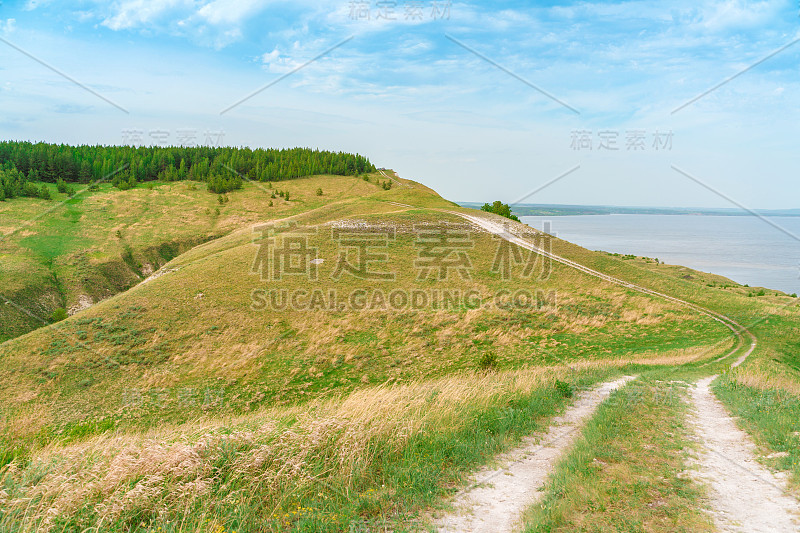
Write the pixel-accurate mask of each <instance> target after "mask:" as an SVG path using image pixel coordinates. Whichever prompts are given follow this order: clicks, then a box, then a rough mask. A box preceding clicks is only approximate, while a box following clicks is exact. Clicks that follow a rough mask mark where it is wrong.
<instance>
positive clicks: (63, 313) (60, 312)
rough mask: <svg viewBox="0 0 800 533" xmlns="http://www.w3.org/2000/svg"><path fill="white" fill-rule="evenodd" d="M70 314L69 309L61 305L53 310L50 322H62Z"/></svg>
mask: <svg viewBox="0 0 800 533" xmlns="http://www.w3.org/2000/svg"><path fill="white" fill-rule="evenodd" d="M68 316H69V315H68V314H67V310H66V309H64V308H63V307H59V308H58V309H56V310H55V311H53V314H52V315H50V322H61V321H62V320H64V319H65V318H67V317H68Z"/></svg>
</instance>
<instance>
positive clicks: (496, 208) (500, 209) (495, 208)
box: [481, 200, 519, 222]
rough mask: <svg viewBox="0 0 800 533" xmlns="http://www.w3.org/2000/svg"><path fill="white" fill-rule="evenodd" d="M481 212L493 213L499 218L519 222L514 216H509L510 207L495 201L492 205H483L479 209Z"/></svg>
mask: <svg viewBox="0 0 800 533" xmlns="http://www.w3.org/2000/svg"><path fill="white" fill-rule="evenodd" d="M481 211H486V212H487V213H494V214H495V215H500V216H501V217H506V218H510V219H511V220H516V221H517V222H519V218H517V216H516V215H513V214H511V207H509V205H508V204H504V203H503V202H501V201H499V200H497V201H495V202H494V203H492V204H491V205H490V204H483V206H482V207H481Z"/></svg>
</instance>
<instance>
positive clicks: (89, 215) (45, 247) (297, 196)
mask: <svg viewBox="0 0 800 533" xmlns="http://www.w3.org/2000/svg"><path fill="white" fill-rule="evenodd" d="M273 186H274V187H279V188H281V189H282V190H288V191H290V192H291V201H290V202H287V201H285V200H283V199H276V200H273V204H274V206H273V207H269V205H268V204H269V201H270V189H268V188H267V184H251V183H247V184H245V186H244V188H243V189H242V190H241V191H236V192H234V193H230V194H228V195H227V196H228V198H229V201H228V202H226V203H225V204H224V205H219V203H218V202H217V195H214V194H209V193H208V192H207V191H206V190H205V185H204V184H199V185H198V184H196V183H194V182H172V183H159V182H154V183H149V184H148V186H147V187H145V186H140V187H138V188H136V189H132V190H128V191H119V190H117V189H115V188H114V187H112V186H111V185H109V184H102V185H100V189H99V190H98V191H84V192H82V193H80V194H79V195H77V196H75V197H73V198H67V196H66V195H65V194H60V193H58V192H56V189H55V185H52V184H48V187H50V188H51V189H52V193H53V200H52V201H45V200H38V199H32V198H14V199H12V200H8V201H6V202H0V235H1V236H2V238H0V258H3V259H4V261H0V287H2V295H3V296H4V297H5V298H8V299H9V300H12V301H14V302H15V303H17V304H18V305H20V306H22V307H24V308H26V309H27V310H28V311H30V312H31V313H33V314H34V315H36V316H39V317H42V318H46V317H49V316H50V315H51V314H52V312H53V311H54V310H55V309H57V308H59V307H60V308H65V309H69V308H70V307H72V306H74V305H75V304H76V303H77V302H78V301H79V299H80V297H81V296H84V297H85V296H88V297H90V298H91V299H92V301H94V302H97V301H99V300H102V299H105V298H108V297H110V296H112V295H114V294H117V293H119V292H121V291H124V290H126V289H128V288H130V287H131V286H132V285H134V284H135V283H138V282H139V281H141V280H142V279H143V278H144V277H146V276H147V275H148V274H149V273H150V272H152V271H154V270H157V269H158V268H159V267H161V266H162V265H163V264H165V263H166V262H167V261H169V260H171V259H174V258H175V257H177V256H178V255H180V254H181V253H183V252H186V251H187V250H189V249H191V248H192V247H194V246H196V245H198V244H201V243H203V242H206V241H208V240H211V239H214V238H218V237H220V236H223V235H226V234H229V233H230V232H232V231H234V230H236V229H238V228H241V227H243V226H246V225H247V224H251V223H255V222H257V221H258V220H270V219H273V218H282V217H285V216H291V215H295V214H297V213H302V212H306V211H310V210H314V209H317V208H319V207H321V206H324V205H326V204H330V203H331V202H336V201H346V200H347V199H353V198H363V197H369V196H376V197H378V198H380V197H381V196H382V195H384V196H385V195H386V194H390V191H383V189H381V188H380V187H379V186H378V185H376V184H375V183H374V182H365V181H364V180H362V179H360V178H355V177H338V176H337V177H332V176H314V177H308V178H302V179H296V180H291V181H288V182H280V183H277V182H276V183H275V184H273ZM320 186H322V187H323V188H324V189H325V190H326V191H329V195H330V196H328V197H319V196H316V189H317V188H318V187H320ZM217 211H219V214H217ZM6 259H8V260H9V261H11V260H13V262H14V263H15V264H13V265H12V266H11V267H8V266H6V265H4V264H2V263H4V262H5V260H6ZM42 272H44V273H46V276H47V278H49V279H50V280H55V281H56V283H57V285H58V286H57V287H55V290H54V287H53V286H52V283H50V284H47V283H43V281H42ZM41 326H42V322H41V321H39V320H36V319H31V318H30V317H28V316H26V315H25V314H24V313H22V312H20V311H19V310H17V309H14V308H11V307H7V306H3V307H0V339H4V338H12V337H16V336H18V335H20V334H22V333H25V332H27V331H30V330H32V329H35V328H37V327H41Z"/></svg>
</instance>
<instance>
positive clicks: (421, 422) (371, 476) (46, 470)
mask: <svg viewBox="0 0 800 533" xmlns="http://www.w3.org/2000/svg"><path fill="white" fill-rule="evenodd" d="M540 375H542V374H541V373H540ZM611 375H613V372H609V371H601V372H588V373H587V372H584V373H576V374H571V375H570V376H564V375H561V376H560V377H561V380H555V379H553V378H552V377H550V378H548V377H544V378H541V377H540V378H533V379H532V380H531V378H529V377H526V374H525V373H518V374H514V375H504V374H494V375H493V376H489V377H487V376H483V377H481V376H469V375H464V376H462V377H461V378H460V379H451V380H444V381H439V382H430V383H422V384H419V385H417V386H412V388H411V389H409V390H407V391H405V392H404V390H405V389H403V388H402V387H401V388H397V389H378V390H375V391H373V392H370V391H364V392H362V393H360V396H359V397H358V398H356V399H354V400H349V399H347V398H344V399H342V400H338V401H336V402H334V403H333V404H330V403H329V404H322V403H317V404H315V409H314V410H313V411H310V412H308V413H303V412H302V411H296V410H295V411H288V412H283V413H280V412H278V413H274V414H271V413H270V412H268V411H267V412H262V413H256V414H255V415H252V416H249V417H245V418H240V419H239V420H238V421H236V422H233V423H228V424H224V425H218V424H219V423H218V422H215V423H214V426H213V428H209V427H208V425H205V426H201V427H200V428H197V427H193V428H192V427H190V428H184V430H188V431H189V433H188V435H187V434H184V435H185V436H184V437H182V438H180V439H178V440H175V439H171V440H168V441H167V442H165V443H164V444H158V445H154V444H153V443H152V441H151V440H150V439H152V438H153V436H152V435H150V434H143V435H141V436H139V435H135V434H131V435H129V436H128V441H130V442H133V443H135V444H134V445H133V448H131V447H130V446H127V447H125V448H124V449H125V451H124V452H121V451H120V449H119V448H120V444H119V440H118V439H117V440H108V439H105V438H104V437H95V440H94V441H93V440H91V438H90V439H89V440H87V441H85V442H84V443H83V444H73V445H70V444H69V443H70V442H73V441H75V438H77V437H78V436H79V435H83V436H91V435H96V434H97V433H98V431H102V430H106V431H108V430H111V428H110V427H100V426H97V425H90V426H87V425H81V426H74V427H72V428H71V429H70V431H69V433H68V434H67V435H66V436H65V437H64V441H63V442H62V445H61V446H60V447H58V448H52V449H50V450H49V451H48V452H47V453H46V454H44V455H40V456H39V458H38V459H37V460H34V461H27V462H22V463H21V464H20V466H19V467H18V469H16V470H12V471H9V470H6V471H4V472H3V474H2V480H0V487H2V489H3V490H4V491H5V494H6V495H7V497H8V498H10V499H14V498H17V497H26V496H30V495H35V494H41V496H37V497H35V499H34V500H33V501H32V504H30V505H28V504H23V505H19V504H15V505H12V506H11V507H10V508H7V511H6V512H5V513H4V514H3V515H2V516H1V517H0V527H4V528H12V529H13V530H15V531H32V530H40V528H41V529H44V528H45V527H46V524H47V519H46V516H47V513H46V512H45V511H46V510H47V508H48V507H49V506H51V505H55V504H58V507H59V508H60V512H58V513H57V514H56V515H55V521H54V522H52V525H53V526H54V528H55V529H56V530H64V531H80V530H83V529H84V528H86V527H91V526H93V525H95V524H97V523H98V522H99V521H100V515H103V516H105V519H104V520H103V527H104V528H105V529H106V530H109V531H129V532H144V531H159V530H160V531H172V532H178V531H198V530H199V531H222V530H223V529H224V530H225V531H330V532H334V531H342V530H351V531H360V530H365V531H371V530H375V529H377V528H379V527H381V526H382V525H385V526H388V527H391V528H392V529H394V530H396V531H402V530H405V527H406V526H407V525H408V524H409V523H410V522H413V521H414V520H415V517H417V516H418V515H419V513H420V512H422V511H424V510H425V509H427V508H428V507H430V506H432V505H437V504H438V502H439V501H440V500H441V499H442V498H443V497H444V496H446V495H448V494H452V493H453V492H454V490H455V487H457V486H458V485H459V484H461V483H462V482H463V481H464V479H465V476H466V474H467V473H468V472H469V471H470V470H471V469H473V468H475V467H477V466H479V465H482V464H485V463H486V462H487V461H489V460H491V458H492V457H494V456H495V455H496V454H497V453H499V452H501V451H503V450H506V449H508V448H509V447H511V446H513V445H515V444H517V443H518V442H519V441H520V439H521V438H522V437H523V436H525V435H527V434H530V433H531V432H534V431H537V430H539V429H541V428H543V427H545V426H546V424H547V421H548V420H549V419H550V418H551V417H552V416H554V415H555V414H557V413H558V412H560V411H561V410H562V409H563V408H564V406H565V405H566V404H567V402H568V401H569V397H570V396H571V393H572V391H573V390H575V389H578V390H580V389H583V388H585V387H588V386H591V385H592V384H594V383H595V382H596V381H597V380H599V379H607V378H609V377H610V376H611ZM476 380H477V381H476ZM537 380H538V381H537ZM567 380H568V381H567ZM471 382H476V384H477V383H478V382H480V383H482V387H481V388H480V389H477V390H476V391H474V392H473V391H472V390H471V388H470V387H469V386H467V387H465V386H464V384H465V383H466V384H469V383H471ZM493 382H495V383H493ZM501 383H502V384H503V385H502V386H498V385H499V384H501ZM525 383H527V384H525ZM490 389H493V390H490ZM423 392H424V394H422V393H423ZM384 397H385V399H382V398H384ZM387 400H390V401H389V403H387ZM391 400H394V401H391ZM348 405H349V407H348ZM406 405H407V406H408V407H406ZM332 409H333V411H332ZM376 410H377V411H379V412H380V411H384V412H386V414H385V415H380V414H377V415H376V414H375V413H374V411H376ZM273 421H274V422H273ZM272 424H275V425H272ZM175 429H177V428H164V429H162V430H161V432H160V433H159V434H158V435H159V436H161V437H163V436H165V435H168V434H170V433H171V432H172V431H174V430H175ZM202 443H205V444H202ZM187 445H188V446H189V448H186V446H187ZM198 446H202V447H200V448H198ZM192 449H194V450H197V449H200V450H202V452H201V454H200V455H199V456H197V459H196V460H197V461H199V464H197V463H195V462H193V461H194V459H192V460H190V458H191V457H195V456H196V455H193V453H192V452H191V451H190V450H192ZM154 450H155V452H154ZM138 456H147V457H150V459H148V460H147V461H146V462H144V463H141V464H140V463H137V462H136V457H138ZM181 457H185V459H183V460H182V459H180V458H181ZM260 458H263V459H260ZM181 461H183V462H181ZM286 462H288V464H289V466H292V465H293V466H292V468H288V469H287V468H285V463H286ZM113 465H116V467H115V466H113ZM89 468H93V469H94V471H95V472H99V473H102V475H101V476H100V477H91V475H90V477H89V478H86V477H85V476H87V475H88V469H89ZM275 469H277V471H276V470H275ZM62 471H70V472H74V475H75V476H76V477H74V478H71V479H70V480H63V481H59V478H58V477H57V476H56V477H54V476H53V474H56V475H57V474H58V473H60V472H62ZM112 471H113V472H115V473H114V476H121V477H120V478H119V482H117V483H116V484H114V483H108V482H106V480H107V479H108V477H103V476H108V475H110V474H109V472H112ZM154 483H155V484H154ZM83 484H89V486H90V488H89V490H88V491H87V492H86V493H84V494H82V495H81V496H80V498H79V499H78V500H77V501H76V500H75V498H74V497H73V494H74V493H75V492H76V491H78V490H79V487H81V486H82V485H83ZM197 486H202V487H203V489H202V491H200V492H199V493H196V494H194V495H193V494H192V492H191V490H192V489H190V488H188V487H197ZM129 490H133V491H134V492H136V491H137V490H138V491H139V493H141V494H152V495H153V496H150V497H146V498H123V499H120V497H121V496H122V495H124V494H125V493H126V492H127V491H129ZM40 491H41V492H40ZM187 491H188V492H187ZM130 494H133V492H131V493H130ZM170 494H173V496H172V497H170V496H169V495H170ZM181 494H188V496H181ZM156 495H157V496H156ZM39 498H41V499H39ZM115 502H119V504H118V507H119V508H117V507H114V505H115ZM156 502H161V503H158V504H157V503H156ZM115 509H116V510H115Z"/></svg>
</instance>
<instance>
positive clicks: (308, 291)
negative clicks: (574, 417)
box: [0, 173, 800, 532]
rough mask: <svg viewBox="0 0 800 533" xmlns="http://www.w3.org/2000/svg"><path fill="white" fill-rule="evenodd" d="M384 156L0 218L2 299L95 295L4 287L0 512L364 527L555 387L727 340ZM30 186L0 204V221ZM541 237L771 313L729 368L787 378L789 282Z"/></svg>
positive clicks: (106, 194) (725, 304)
mask: <svg viewBox="0 0 800 533" xmlns="http://www.w3.org/2000/svg"><path fill="white" fill-rule="evenodd" d="M385 179H386V176H385V175H383V174H380V173H378V174H375V175H372V176H371V177H368V179H367V180H365V179H361V178H356V177H332V176H315V177H309V178H303V179H298V180H293V181H291V182H288V183H282V184H280V185H276V186H277V187H279V188H281V189H282V190H288V191H289V192H290V197H289V201H285V200H284V199H282V198H276V199H273V198H272V190H271V189H269V188H264V187H261V186H256V185H254V184H250V183H248V184H246V185H245V187H244V189H243V190H241V191H236V192H233V193H230V194H228V195H227V198H228V200H227V201H223V203H219V200H218V197H217V196H216V195H211V194H209V193H208V192H206V191H204V190H198V189H199V188H195V189H192V183H191V182H178V183H169V184H158V183H156V184H154V185H153V187H152V188H138V189H133V190H129V191H116V190H113V189H108V188H103V189H101V190H100V191H98V192H95V193H92V194H91V195H88V196H86V197H85V198H83V199H77V200H70V201H68V202H67V203H66V204H65V205H64V206H62V207H59V208H56V209H53V210H52V211H50V212H49V213H47V214H46V215H45V216H42V217H40V218H37V219H36V220H35V221H34V222H32V223H31V224H28V225H26V226H25V227H24V229H21V230H19V231H16V232H15V233H13V234H12V236H11V237H9V238H7V239H4V240H3V241H2V242H0V254H2V255H3V257H4V259H3V261H2V263H0V264H2V265H3V266H2V267H1V268H2V269H3V270H2V273H1V274H0V275H2V279H3V287H4V289H3V291H4V296H5V297H6V298H7V299H8V300H10V301H13V302H15V303H16V304H17V305H18V306H19V307H24V308H26V309H30V310H31V311H33V313H34V314H36V315H39V316H46V315H47V314H48V313H49V312H52V311H51V310H52V309H54V308H56V307H65V308H69V307H73V306H75V305H76V304H77V303H79V302H80V301H81V298H82V297H88V298H90V299H91V301H92V302H94V303H93V305H91V306H90V307H87V308H86V309H82V310H77V311H76V312H75V313H74V314H72V316H70V317H69V318H67V319H66V320H63V321H60V322H58V323H55V324H51V325H48V326H46V327H40V328H38V329H35V330H33V331H29V332H28V333H26V334H24V335H19V333H21V332H23V331H25V330H30V329H31V328H33V327H35V326H39V325H41V324H37V323H36V321H35V320H34V319H32V318H31V317H30V316H27V315H25V314H24V313H20V312H19V311H18V310H17V309H16V307H15V306H13V305H6V306H4V308H3V310H2V311H0V312H2V313H4V315H3V317H4V320H3V323H4V324H9V326H6V328H7V329H6V330H5V331H4V333H3V334H4V335H6V336H7V337H12V336H13V337H14V338H12V339H10V340H8V341H6V342H4V343H3V344H0V360H2V365H1V366H0V381H1V382H2V383H3V385H4V386H3V387H2V389H0V406H2V412H1V414H2V419H1V421H0V451H2V457H3V458H4V459H3V463H4V464H6V467H5V468H4V471H3V472H4V473H3V476H4V477H3V478H2V479H3V488H2V491H0V503H3V504H4V505H6V506H8V509H10V510H9V511H8V512H7V513H6V514H4V515H3V517H2V518H0V523H2V524H3V525H8V527H11V528H12V529H14V530H19V531H26V530H35V529H41V530H47V529H48V528H49V529H51V530H59V531H60V530H80V529H82V528H85V527H90V526H92V525H97V524H99V523H102V524H104V525H107V526H108V527H110V528H111V529H118V530H125V531H150V530H156V528H161V530H162V531H200V530H202V531H218V532H221V531H228V530H235V529H237V528H239V530H241V531H248V530H256V529H267V530H268V529H272V530H276V531H277V530H291V529H306V530H330V531H338V530H341V529H342V528H345V529H346V528H347V527H350V525H352V524H356V523H358V524H363V525H364V527H367V528H368V529H371V528H373V526H374V527H377V526H376V524H378V522H380V521H381V520H384V521H385V520H401V519H402V518H403V517H407V516H409V515H408V513H414V512H416V511H419V510H420V509H424V508H425V507H426V506H429V505H431V504H432V503H433V502H434V501H435V499H436V498H437V497H440V496H441V495H442V494H444V493H446V492H447V490H448V487H452V486H453V485H454V484H455V483H457V482H458V480H459V479H461V476H462V475H463V473H464V472H465V471H466V470H467V469H468V468H470V467H472V466H474V465H476V464H480V463H482V462H484V461H485V460H486V458H487V457H489V456H491V455H492V454H493V453H495V452H496V451H497V450H500V449H503V448H504V447H507V446H508V445H510V444H511V443H513V442H515V441H516V440H518V439H519V438H520V437H521V436H522V435H525V434H527V433H529V432H530V431H532V430H533V429H535V428H536V427H538V424H540V423H541V421H542V420H545V419H546V418H547V417H549V416H552V415H553V414H554V413H556V412H558V411H559V410H560V409H561V408H562V407H563V406H564V405H565V403H566V402H567V401H568V398H569V397H570V395H571V394H572V391H573V390H575V389H576V388H580V387H584V386H588V385H590V384H591V383H594V382H596V381H598V380H601V379H605V378H607V377H609V376H611V375H617V374H620V373H622V372H625V371H631V370H632V369H633V370H637V371H639V372H642V371H647V370H646V369H647V368H655V369H659V371H661V372H664V371H665V370H664V369H669V368H694V367H697V366H699V365H702V364H705V363H707V362H709V361H712V360H713V359H714V358H716V357H719V356H720V355H722V354H725V353H727V352H729V351H730V349H731V348H732V347H733V346H734V338H733V337H732V335H731V332H730V330H729V329H727V328H726V327H724V326H723V325H722V324H720V323H718V322H716V321H714V320H712V319H711V318H709V317H707V316H705V315H702V314H698V313H695V312H693V311H691V310H690V309H688V308H685V307H683V306H680V305H678V304H676V303H672V302H669V301H667V300H663V299H659V298H657V297H655V296H651V295H646V294H642V293H639V292H635V291H633V290H630V289H626V288H624V287H621V286H619V285H614V284H611V283H609V282H606V281H602V280H599V279H596V278H594V277H591V276H589V275H588V274H585V273H583V272H580V271H578V270H575V269H572V268H570V267H568V266H566V265H562V264H559V263H552V264H550V263H546V262H545V261H543V260H542V259H541V258H539V259H538V262H537V258H536V256H526V255H525V254H522V253H521V252H520V251H519V250H516V251H514V250H512V249H509V248H504V247H503V246H504V245H503V242H502V241H500V240H499V239H498V238H497V237H495V236H492V235H490V234H488V233H486V232H482V231H479V230H478V229H477V228H475V227H470V226H467V225H465V223H464V220H463V219H462V218H460V217H459V216H458V215H457V212H460V211H463V212H469V210H465V209H463V208H459V207H457V206H455V205H454V204H452V203H451V202H448V201H446V200H444V199H442V198H441V197H439V196H438V195H437V194H436V193H435V192H434V191H432V190H430V189H428V188H426V187H424V186H423V185H421V184H419V183H416V182H413V181H410V180H401V179H399V178H397V179H396V181H395V185H394V186H393V187H392V188H391V189H390V190H386V189H384V188H383V187H380V186H379V184H378V183H379V182H381V181H385ZM259 185H260V184H259ZM320 189H321V191H322V194H321V195H319V194H318V190H320ZM39 202H40V201H39V200H33V199H15V200H13V201H10V202H6V203H5V204H0V216H2V219H0V220H3V227H4V228H16V227H17V226H19V225H20V223H23V222H24V221H26V220H31V219H33V218H34V217H36V216H37V212H41V209H42V208H43V207H44V205H42V204H40V203H39ZM270 202H272V203H273V206H271V207H270V206H269V203H270ZM473 213H474V211H473ZM485 216H491V215H485ZM514 227H515V228H516V229H517V230H519V231H528V232H529V234H530V236H531V238H532V239H539V240H540V242H542V243H545V242H546V240H545V239H546V237H544V236H543V235H542V234H539V233H537V232H532V231H531V230H530V229H528V228H525V227H523V226H521V225H519V226H514ZM442 232H444V234H447V235H449V236H450V238H451V240H450V241H448V242H447V246H449V248H447V249H448V250H451V252H452V253H450V252H448V253H450V255H449V256H447V257H446V258H445V259H446V260H448V261H452V262H451V263H441V262H437V261H440V260H442V258H443V256H442V254H441V253H439V252H438V251H437V250H438V248H437V246H438V247H439V248H441V247H442V246H444V245H443V242H444V241H443V240H442V239H443V237H442V236H441V235H442V234H443V233H442ZM448 232H449V233H448ZM549 245H550V246H552V250H553V252H555V253H557V254H559V255H561V256H564V257H567V258H569V259H572V260H574V261H578V262H580V263H581V264H585V265H587V266H590V267H592V268H594V269H597V270H600V271H602V272H606V273H609V274H612V275H614V276H617V277H619V278H622V279H626V280H629V281H632V282H635V283H638V284H640V285H643V286H648V287H651V288H653V289H656V290H659V291H663V292H665V293H668V294H671V295H674V296H678V297H680V298H684V299H687V300H689V301H692V302H695V303H698V304H701V305H705V306H708V307H709V308H712V309H714V310H716V311H719V312H725V313H727V314H729V315H730V316H732V317H733V318H735V319H736V320H740V321H742V322H743V323H746V322H753V321H756V320H759V319H760V318H761V317H763V316H764V314H765V313H767V314H768V315H769V316H770V317H771V318H770V319H769V321H765V320H762V321H761V322H759V323H758V324H756V325H755V326H754V328H753V329H754V331H756V330H757V331H758V332H759V333H760V334H763V335H764V336H765V337H768V338H769V339H770V340H769V341H767V342H766V343H765V344H764V348H763V352H759V353H758V354H756V355H754V357H753V359H752V361H753V362H752V363H751V362H749V361H748V363H747V364H746V365H745V366H744V367H743V368H742V369H741V371H739V372H740V376H739V377H738V378H737V376H736V375H731V379H742V380H746V379H749V381H748V383H749V384H750V385H753V386H762V387H767V386H774V383H777V382H778V381H780V380H783V381H782V383H783V384H784V385H785V387H786V388H787V390H788V389H791V387H792V386H794V385H793V384H794V383H800V378H798V376H800V372H798V369H796V368H794V367H793V366H792V363H791V360H792V355H791V354H792V353H793V352H791V350H793V349H794V348H791V347H792V346H794V345H792V344H791V343H792V342H794V341H792V340H791V338H792V336H791V333H790V332H789V330H791V331H794V332H796V331H797V324H798V323H800V322H798V316H797V311H796V308H792V307H787V305H789V304H791V303H792V302H793V301H794V300H793V299H791V298H788V297H786V296H785V295H780V294H777V293H773V292H769V293H764V294H763V295H761V296H753V295H752V289H750V288H746V287H741V286H739V285H737V284H735V283H733V282H730V281H729V280H725V279H724V278H720V277H718V276H713V275H709V274H703V273H699V272H694V271H689V270H687V269H684V268H682V267H676V266H668V265H660V264H656V263H653V262H651V261H648V260H647V259H645V258H622V257H618V256H613V255H609V254H604V253H599V252H592V251H589V250H585V249H583V248H580V247H578V246H575V245H572V244H570V243H567V242H564V241H561V240H558V239H553V240H552V242H550V243H549ZM276 250H279V251H283V252H285V253H286V255H285V256H281V255H280V254H277V255H276V254H275V251H276ZM359 254H372V255H369V257H371V259H370V260H369V261H371V262H369V261H368V262H367V263H366V267H365V268H360V267H362V266H364V265H362V264H360V257H361V256H360V255H359ZM503 254H505V255H503ZM515 254H516V255H515ZM276 257H278V258H280V257H285V258H286V261H288V262H286V263H282V264H279V265H282V266H281V268H278V269H274V268H273V267H274V262H275V261H278V260H279V259H275V258H276ZM465 257H466V260H465V259H464V258H465ZM6 259H8V260H6ZM504 261H505V262H504ZM442 264H449V265H451V266H450V267H446V268H444V274H442V267H441V265H442ZM431 265H434V266H431ZM437 265H438V266H437ZM506 267H508V268H506ZM145 280H146V281H145ZM415 298H416V300H415ZM293 299H294V300H293ZM423 299H424V301H423ZM84 301H86V298H84ZM7 308H12V309H7ZM15 313H16V314H15ZM787 327H788V328H789V330H787V329H786V328H787ZM768 380H773V381H768Z"/></svg>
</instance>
